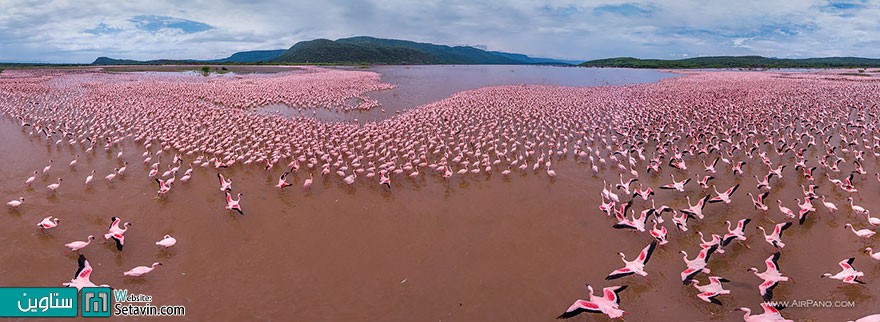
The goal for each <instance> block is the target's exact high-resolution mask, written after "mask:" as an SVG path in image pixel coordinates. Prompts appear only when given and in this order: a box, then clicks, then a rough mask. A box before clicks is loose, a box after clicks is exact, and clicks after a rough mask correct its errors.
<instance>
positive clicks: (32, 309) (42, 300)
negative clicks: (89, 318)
mask: <svg viewBox="0 0 880 322" xmlns="http://www.w3.org/2000/svg"><path fill="white" fill-rule="evenodd" d="M76 295H77V294H76V289H75V288H69V287H0V317H3V318H7V317H17V318H29V317H76V309H77V296H76Z"/></svg>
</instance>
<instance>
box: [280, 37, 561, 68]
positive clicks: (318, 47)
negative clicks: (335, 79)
mask: <svg viewBox="0 0 880 322" xmlns="http://www.w3.org/2000/svg"><path fill="white" fill-rule="evenodd" d="M273 61H274V62H279V63H312V64H313V63H331V64H338V63H341V64H360V63H367V64H462V65H466V64H510V65H518V64H536V63H540V64H567V62H564V61H560V60H554V59H546V58H530V57H528V56H525V55H519V54H509V53H500V52H489V51H485V50H481V49H478V48H474V47H470V46H445V45H435V44H430V43H419V42H414V41H408V40H397V39H382V38H373V37H352V38H342V39H337V40H335V41H333V40H327V39H316V40H310V41H301V42H298V43H296V44H295V45H293V46H292V47H290V49H288V50H287V52H285V53H284V54H282V55H281V56H278V57H277V58H275V59H274V60H273Z"/></svg>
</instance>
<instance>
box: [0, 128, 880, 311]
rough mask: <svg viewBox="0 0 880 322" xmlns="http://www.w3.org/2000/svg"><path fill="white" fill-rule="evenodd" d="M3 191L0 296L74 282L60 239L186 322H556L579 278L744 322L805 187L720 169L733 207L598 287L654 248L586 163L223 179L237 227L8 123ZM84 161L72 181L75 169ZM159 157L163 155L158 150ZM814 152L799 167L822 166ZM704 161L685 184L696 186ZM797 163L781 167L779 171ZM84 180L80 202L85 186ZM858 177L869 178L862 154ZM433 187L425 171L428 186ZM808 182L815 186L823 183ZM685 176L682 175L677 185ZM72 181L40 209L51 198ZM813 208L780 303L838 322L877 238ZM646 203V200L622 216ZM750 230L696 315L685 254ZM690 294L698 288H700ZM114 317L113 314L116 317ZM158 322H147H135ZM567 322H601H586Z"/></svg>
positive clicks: (664, 178)
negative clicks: (612, 209)
mask: <svg viewBox="0 0 880 322" xmlns="http://www.w3.org/2000/svg"><path fill="white" fill-rule="evenodd" d="M0 138H2V140H3V143H2V144H0V164H2V168H0V196H2V197H3V198H4V199H3V201H4V203H5V202H6V201H8V200H12V199H15V198H18V197H19V196H23V197H24V198H25V199H26V200H25V204H24V205H23V206H22V207H21V208H20V209H19V210H15V211H10V210H8V209H7V208H5V206H4V209H3V210H2V215H0V218H2V224H0V244H2V247H0V285H2V286H60V285H61V283H63V282H67V281H68V280H69V279H70V278H71V277H72V275H73V273H74V271H75V270H76V255H74V254H72V253H70V252H69V251H68V250H67V249H66V248H64V246H63V244H65V243H67V242H70V241H74V240H84V239H85V238H86V236H87V235H89V234H91V235H95V236H96V237H97V238H98V239H96V241H95V242H93V244H92V245H90V246H88V247H86V248H85V249H84V250H83V251H82V253H84V254H85V255H86V256H87V257H88V259H89V261H90V262H91V264H92V266H93V267H94V269H95V271H94V273H93V274H92V281H93V282H95V283H97V284H104V283H106V284H109V285H111V286H112V287H114V288H118V289H128V290H129V291H130V292H132V293H142V294H149V295H152V296H153V299H154V302H153V304H155V305H185V306H186V310H187V316H186V317H183V318H179V319H180V320H189V321H251V320H271V321H553V320H554V318H555V317H556V316H557V315H559V314H560V313H561V312H562V311H563V310H565V308H567V307H568V305H570V304H571V302H572V301H574V300H575V299H577V298H583V297H585V296H586V295H585V293H586V289H585V287H584V285H583V284H584V283H590V284H591V285H593V286H594V287H595V288H597V289H598V288H601V287H605V286H610V285H621V284H626V285H629V289H627V290H625V291H624V292H623V293H621V297H622V301H621V308H622V309H624V310H626V311H628V312H630V313H631V314H629V315H627V316H626V320H627V321H739V320H741V319H742V312H739V311H735V308H738V307H743V306H745V307H750V308H752V309H753V310H757V311H758V313H760V307H759V306H758V304H759V303H760V302H761V298H760V295H759V293H758V290H757V285H758V284H759V283H760V280H759V279H758V278H757V277H755V276H754V275H752V273H750V272H747V271H746V270H747V269H748V268H749V267H757V268H759V269H760V270H761V271H763V270H764V264H763V261H764V259H765V258H767V257H768V256H769V255H770V254H771V253H772V250H771V249H770V247H769V246H768V245H767V244H766V243H765V242H764V241H763V237H762V235H761V234H760V232H759V231H756V230H755V227H756V226H758V225H760V226H764V227H765V228H770V227H772V225H773V223H775V222H778V221H781V220H782V216H781V215H780V214H779V212H778V210H776V207H775V198H779V199H782V200H783V202H785V204H786V205H787V206H788V207H790V208H794V209H797V207H796V205H795V204H794V199H795V198H799V197H801V196H802V194H801V192H800V186H799V185H800V184H803V183H804V182H803V179H801V178H800V176H799V175H798V174H797V173H796V172H794V169H793V168H794V167H793V164H789V167H788V168H786V170H785V171H786V172H785V177H784V180H783V181H781V182H780V183H779V184H778V185H777V186H775V187H774V190H773V191H774V194H773V196H774V197H775V198H774V199H773V200H771V201H769V202H768V205H770V206H771V210H770V212H769V215H764V214H761V213H760V212H758V211H755V210H754V208H753V207H752V205H751V203H750V201H749V199H748V196H746V193H747V192H753V193H754V192H755V191H756V188H755V185H754V179H753V178H752V175H753V174H759V175H763V174H765V173H766V167H765V166H763V165H762V164H756V163H753V164H749V165H747V166H745V167H744V170H745V171H746V172H745V174H744V175H743V176H741V177H739V178H734V177H733V176H731V175H730V168H729V166H726V165H722V164H719V168H720V169H722V170H720V175H718V176H717V177H719V179H716V180H715V182H714V183H715V184H716V185H718V186H719V187H723V188H726V187H729V186H731V185H733V184H735V183H742V186H741V188H740V189H739V190H738V191H737V192H736V194H735V195H734V202H733V203H732V204H731V205H729V206H724V205H718V204H712V205H708V206H707V207H706V210H705V213H706V216H707V217H706V219H705V220H703V221H691V222H690V223H691V230H690V231H689V232H687V233H681V232H678V231H676V230H675V229H674V228H672V227H673V226H672V224H671V220H670V219H669V216H668V214H667V215H666V220H667V222H666V226H667V228H669V230H670V235H669V240H670V243H669V244H667V245H665V246H661V247H658V249H657V251H656V252H655V254H654V256H653V257H652V259H651V261H650V262H649V264H648V265H647V268H646V270H647V271H648V272H649V275H648V277H646V278H643V277H639V276H635V277H627V278H623V279H620V280H616V281H611V282H608V281H604V277H605V276H606V275H607V274H608V273H609V272H611V271H612V270H614V269H616V268H619V267H621V266H622V264H623V263H622V262H621V261H620V258H619V256H618V255H617V252H620V251H622V252H624V253H625V254H627V257H628V258H630V259H631V258H632V257H633V256H635V255H636V254H637V253H638V251H639V250H640V249H641V248H643V247H644V246H645V245H647V244H648V243H649V242H650V241H651V239H650V238H649V236H648V235H647V234H646V233H633V232H629V231H623V230H615V229H612V228H611V225H612V224H613V223H614V222H613V220H612V218H608V217H606V216H605V215H604V214H602V213H601V212H600V211H599V210H598V208H597V207H598V205H599V203H600V199H599V192H600V191H601V189H602V187H601V185H602V179H606V180H607V181H608V182H617V181H618V175H617V172H616V171H614V170H612V169H603V170H602V171H601V172H600V176H593V175H592V173H590V171H589V167H588V165H586V164H584V163H579V162H578V161H577V160H575V159H574V158H573V157H571V156H569V157H567V158H565V159H564V160H563V161H560V162H556V163H554V168H555V170H556V172H557V173H558V176H557V177H556V178H553V179H551V178H549V177H548V176H547V175H546V174H545V173H544V172H543V170H539V171H538V172H537V173H533V172H532V171H528V172H529V174H527V175H526V174H521V173H518V172H514V174H513V175H511V176H510V177H509V178H505V177H504V176H502V175H500V174H499V173H493V174H491V175H486V174H480V175H477V176H468V177H465V178H462V177H459V176H454V177H453V179H452V180H450V181H449V182H444V181H443V180H442V179H441V178H439V177H438V176H437V175H436V174H434V173H431V174H429V175H427V176H422V177H420V178H417V179H414V180H413V179H410V178H402V177H399V178H397V179H395V181H394V188H393V190H391V191H387V190H386V189H382V188H381V187H380V186H378V185H376V184H375V183H374V182H372V181H370V182H366V181H360V180H359V181H358V182H356V183H355V184H354V185H353V186H346V185H344V184H343V183H342V180H341V178H339V177H338V176H336V175H335V174H330V175H328V176H327V177H326V178H321V176H320V175H319V174H318V172H317V171H316V172H315V174H316V176H315V184H314V185H313V186H312V187H311V189H309V190H307V191H305V190H303V189H302V187H301V184H302V181H303V180H304V178H306V177H307V174H306V173H305V171H304V169H300V172H299V173H297V174H296V175H294V176H293V177H292V178H290V179H289V181H291V182H294V183H295V186H293V187H289V188H287V189H285V190H284V191H279V190H278V189H276V188H273V187H272V185H274V184H275V182H276V181H277V178H278V175H280V172H281V171H282V170H281V169H279V167H276V169H274V170H273V171H272V172H271V173H270V174H267V173H266V172H265V171H263V170H262V169H261V168H260V167H242V166H234V167H233V168H230V169H227V170H224V173H225V174H226V175H227V177H229V178H232V179H233V180H234V183H233V188H234V189H235V190H236V191H242V192H243V193H244V196H243V197H242V206H243V208H244V211H245V216H243V217H242V216H238V215H233V214H232V213H230V212H229V211H226V210H224V206H225V202H224V199H223V194H222V193H221V192H220V191H219V189H218V184H217V179H216V177H215V174H216V170H214V169H212V168H201V167H197V168H196V169H195V171H194V174H193V179H192V180H191V181H190V182H189V183H186V184H176V185H175V186H174V188H173V190H172V192H171V193H169V194H168V195H167V196H166V197H164V198H162V199H157V198H156V184H155V183H153V182H152V179H151V178H148V177H147V175H146V173H147V169H146V167H147V166H145V165H144V164H143V163H142V162H141V160H142V159H143V158H142V157H141V153H142V152H143V151H142V149H141V148H139V147H138V146H136V145H135V144H132V142H129V141H126V142H125V143H124V144H123V145H124V151H125V154H124V156H123V158H124V159H125V160H127V161H128V162H129V166H128V170H127V171H126V175H125V176H124V177H121V178H117V179H116V180H115V181H114V182H113V183H111V184H108V183H107V182H106V181H105V180H104V179H103V176H104V175H106V174H108V173H110V172H111V171H112V170H113V168H114V167H118V166H119V163H118V161H117V160H116V158H115V154H116V152H117V151H118V150H115V149H114V150H113V151H112V153H107V152H105V151H104V150H103V149H102V148H101V147H96V149H95V153H94V154H86V153H85V151H83V150H81V149H79V148H75V147H71V146H68V145H62V146H58V147H56V146H55V145H54V142H53V143H49V142H46V141H45V139H41V138H39V137H37V136H30V135H28V130H22V129H21V128H20V127H19V126H18V124H17V123H16V122H15V121H13V120H10V119H8V118H2V119H0ZM76 154H79V156H80V158H79V162H78V165H77V166H76V168H75V169H70V168H69V167H68V166H67V163H68V162H69V161H70V160H72V159H73V156H74V155H76ZM166 156H168V157H170V155H166ZM815 156H816V155H815V151H813V152H812V154H810V153H808V155H807V157H808V159H809V158H815ZM49 159H52V160H54V163H53V166H52V170H51V171H50V172H49V174H48V176H44V175H42V174H40V175H38V176H37V180H36V182H35V183H34V185H33V189H26V188H25V187H24V180H25V179H26V178H27V177H29V176H30V175H31V172H32V171H34V170H38V171H39V170H41V169H42V168H43V167H44V166H45V165H46V164H47V162H48V160H49ZM695 160H697V161H689V165H693V166H692V168H695V169H691V171H690V174H689V175H691V176H694V175H696V174H698V173H699V174H702V169H701V168H700V167H699V166H697V164H698V163H697V162H699V160H700V159H695ZM788 162H789V163H791V162H793V161H791V160H789V161H788ZM92 169H94V170H96V175H95V181H94V182H93V184H92V185H91V187H86V186H85V185H84V184H83V181H84V179H85V177H86V176H87V175H88V174H89V172H90V171H91V170H92ZM865 169H866V170H867V171H868V172H869V173H871V174H873V173H875V172H877V171H878V170H880V169H878V164H877V161H876V159H875V158H873V157H868V161H867V162H866V163H865ZM425 172H426V173H427V172H428V171H425ZM817 172H818V175H817V176H816V177H817V178H820V179H817V180H821V178H822V177H823V175H822V173H823V172H822V170H817ZM669 173H673V172H671V171H670V169H668V168H665V169H663V170H662V171H661V172H660V173H659V174H657V175H648V176H645V175H643V176H642V183H643V184H646V185H649V186H651V187H657V186H659V185H662V184H665V183H668V182H669V180H670V179H669ZM682 174H683V173H680V172H676V176H677V178H680V176H681V175H682ZM59 177H60V178H63V179H64V181H63V183H62V185H61V187H60V188H59V190H58V192H57V193H56V194H54V195H50V194H48V193H47V192H46V188H45V187H46V185H48V184H50V183H52V182H54V181H55V179H56V178H59ZM868 178H871V180H865V181H864V182H860V183H857V185H858V186H859V187H860V189H861V190H862V196H863V197H864V198H863V199H862V200H859V201H858V203H859V204H861V205H863V206H865V207H867V208H868V209H872V210H873V209H878V210H875V212H877V211H880V200H878V198H876V197H877V191H878V189H880V183H878V182H877V181H876V180H873V178H872V177H868ZM820 186H821V188H820V189H819V193H820V194H827V195H828V196H829V200H832V201H834V202H836V203H837V204H838V206H839V207H840V208H841V211H840V212H839V213H838V214H837V215H828V214H827V211H826V210H825V209H824V208H822V206H821V204H820V203H819V201H818V200H817V201H814V205H815V206H816V208H818V209H819V211H818V216H813V217H811V218H809V219H808V220H807V223H806V224H805V225H803V226H795V227H792V229H790V230H788V231H786V232H785V234H784V236H783V241H784V242H785V243H786V244H787V246H786V247H785V250H784V251H783V254H782V258H781V259H780V266H781V269H782V272H783V274H785V275H788V276H791V277H792V278H793V280H794V283H792V282H788V283H782V284H781V285H780V286H779V287H777V288H776V292H775V294H776V297H775V299H776V300H819V301H824V300H831V301H854V302H855V307H852V308H798V307H792V308H788V309H786V310H784V311H783V312H784V314H785V315H786V317H787V318H790V319H794V320H796V321H842V320H847V319H855V318H858V317H862V316H865V315H868V314H872V313H878V311H880V301H878V296H880V263H878V262H876V261H872V260H871V259H870V258H868V257H867V256H866V255H864V254H863V253H862V250H863V249H864V247H865V246H869V245H873V246H875V247H876V246H877V243H876V238H875V239H872V240H871V241H869V242H864V241H862V240H860V239H859V238H857V237H855V236H854V235H853V234H852V233H851V232H849V231H847V230H845V229H844V228H843V225H844V224H845V223H846V222H848V221H851V222H857V223H858V224H857V225H856V226H857V227H858V228H864V227H866V224H865V220H864V218H859V219H856V218H855V217H854V216H853V215H852V214H851V213H850V211H849V208H848V207H847V206H844V202H845V198H846V196H847V195H846V194H842V193H841V192H839V191H838V190H831V186H830V185H828V184H826V183H824V182H823V183H822V184H821V185H820ZM703 194H705V192H704V191H703V190H702V189H701V188H699V186H698V185H696V184H695V182H692V183H690V184H689V185H688V189H687V191H686V192H685V193H677V192H671V191H658V192H657V195H656V196H655V197H656V200H657V205H658V206H659V205H661V204H666V205H669V206H671V207H673V208H676V209H681V208H685V207H687V205H686V201H685V200H684V196H686V195H690V196H692V198H693V197H694V196H702V195H703ZM646 206H648V204H647V203H644V202H643V201H641V200H640V199H639V200H638V201H636V203H635V205H634V208H635V209H636V210H637V211H638V210H641V209H643V208H644V207H646ZM47 215H53V216H56V217H59V218H61V219H62V222H61V224H60V225H59V227H58V228H56V229H53V230H50V231H49V232H48V233H43V232H41V231H40V230H39V229H37V228H36V227H35V224H36V223H37V222H39V221H40V220H41V219H42V218H43V217H45V216H47ZM111 216H119V217H121V218H122V219H123V220H125V221H130V222H132V224H133V225H132V227H131V229H130V230H129V231H128V233H126V245H125V250H124V251H123V252H121V253H120V252H118V251H116V250H115V248H114V247H113V245H112V244H111V243H104V242H103V239H102V238H101V235H102V234H104V233H105V232H106V230H107V225H108V224H109V220H110V217H111ZM741 218H752V219H753V221H752V223H751V224H750V226H749V228H748V229H747V231H746V232H747V236H748V237H749V240H748V241H747V242H745V245H749V246H750V247H751V249H749V248H746V247H745V246H744V245H743V244H740V243H736V242H734V243H733V244H732V245H731V246H728V247H727V248H726V250H727V252H726V253H724V254H714V255H713V256H712V259H711V261H710V263H709V266H708V267H709V268H711V270H712V273H713V274H712V275H719V276H723V277H725V278H727V279H730V280H731V281H732V283H729V284H727V285H726V287H727V288H728V289H730V290H731V291H732V296H722V297H720V298H719V299H720V300H721V301H722V302H724V305H723V306H716V305H712V304H708V303H705V302H702V301H700V300H699V299H698V298H697V297H696V294H697V291H696V289H694V288H693V287H691V286H683V285H682V283H681V282H680V278H679V273H680V272H681V270H683V269H684V267H685V265H684V263H683V262H682V259H681V255H680V254H679V253H678V251H679V250H686V251H687V252H688V253H689V255H690V256H691V258H692V257H693V256H694V255H695V254H696V253H697V251H698V250H699V246H698V245H697V244H698V243H699V237H698V236H697V235H696V231H697V230H702V231H704V232H707V233H719V234H723V233H725V232H726V227H725V225H724V220H731V221H735V220H738V219H741ZM165 234H171V235H173V236H174V237H175V238H177V240H178V245H177V246H175V247H174V248H173V249H172V250H171V251H167V252H166V251H161V250H159V249H158V248H157V246H156V245H154V243H155V242H156V241H158V240H160V239H161V238H162V236H163V235H165ZM847 257H856V261H855V267H856V268H858V269H860V270H862V271H864V272H865V274H866V275H865V276H864V277H863V278H862V279H863V280H864V281H866V282H867V283H868V284H867V285H863V286H846V287H840V288H838V287H837V286H839V285H840V283H839V282H838V281H835V280H828V279H822V278H819V276H820V275H821V274H822V273H824V272H831V273H836V272H837V271H839V268H838V266H837V262H838V261H840V260H842V259H844V258H847ZM154 261H159V262H162V263H163V264H164V266H162V267H160V268H158V269H157V270H156V271H154V272H152V273H150V274H148V275H147V276H146V277H143V278H126V277H122V276H121V275H122V272H124V271H126V270H128V269H130V268H132V267H135V266H139V265H149V264H150V263H152V262H154ZM699 279H700V280H701V281H702V282H705V280H706V279H705V275H700V277H699ZM119 319H120V320H122V318H119ZM128 319H131V320H150V319H151V318H128ZM573 320H575V321H584V320H589V321H604V320H607V318H605V317H602V316H596V315H591V316H588V317H584V316H579V317H577V318H575V319H573Z"/></svg>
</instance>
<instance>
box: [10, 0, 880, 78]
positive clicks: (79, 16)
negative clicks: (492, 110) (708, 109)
mask: <svg viewBox="0 0 880 322" xmlns="http://www.w3.org/2000/svg"><path fill="white" fill-rule="evenodd" d="M84 8H88V10H85V9H84ZM135 17H141V18H143V17H158V18H155V19H154V20H150V21H148V22H147V26H150V27H149V28H144V27H143V26H145V22H144V21H143V19H136V18H135ZM878 17H880V3H877V2H876V1H870V0H869V1H865V2H849V3H841V2H834V3H831V2H829V1H825V0H775V1H713V2H705V1H697V0H681V1H664V2H660V1H618V0H600V1H573V0H546V1H540V2H538V1H527V0H511V1H504V0H489V1H479V2H475V1H465V0H447V1H441V0H426V1H420V2H415V1H400V0H353V1H342V0H331V1H326V2H324V3H321V4H320V5H316V4H315V3H314V2H313V1H305V0H294V1H282V0H264V1H259V0H217V1H210V2H202V1H195V2H193V1H185V2H179V1H170V0H153V1H147V2H140V1H138V2H135V1H99V0H81V1H73V0H56V1H31V0H4V1H0V61H14V62H22V61H35V62H78V63H84V62H91V61H92V60H93V59H94V58H95V57H97V56H110V57H118V58H130V59H157V58H176V59H182V58H194V59H212V58H220V57H224V56H227V55H229V54H231V53H233V52H236V51H242V50H257V49H278V48H287V47H289V46H291V45H293V44H294V43H296V42H297V41H300V40H309V39H313V38H330V39H335V38H340V37H349V36H356V35H369V36H375V37H387V38H399V39H409V40H415V41H425V42H433V43H440V44H483V45H485V46H487V47H488V49H490V50H502V51H511V52H519V53H525V54H529V55H533V56H545V57H557V58H567V59H595V58H604V57H613V56H634V57H644V58H668V57H683V56H684V55H688V56H691V57H693V56H703V55H746V54H754V55H764V56H774V57H816V56H830V55H847V56H866V57H878V56H880V22H878V21H880V19H878ZM181 21H184V22H186V21H189V22H190V23H192V25H191V26H201V25H200V24H204V25H205V26H210V27H211V28H195V29H192V28H186V27H180V25H179V24H176V23H179V22H181ZM150 23H151V24H150ZM139 26H140V27H141V28H138V27H139Z"/></svg>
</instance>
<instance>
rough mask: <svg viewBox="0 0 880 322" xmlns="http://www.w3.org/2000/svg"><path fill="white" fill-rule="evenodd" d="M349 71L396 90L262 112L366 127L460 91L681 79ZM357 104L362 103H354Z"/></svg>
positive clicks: (503, 69)
mask: <svg viewBox="0 0 880 322" xmlns="http://www.w3.org/2000/svg"><path fill="white" fill-rule="evenodd" d="M336 68H339V69H346V70H351V69H354V70H366V71H371V72H376V73H378V74H379V75H380V77H381V80H382V82H383V83H388V84H392V85H394V86H395V88H394V89H390V90H382V91H373V92H368V93H367V94H366V95H365V96H366V97H368V98H370V99H375V100H376V101H378V102H379V103H380V104H382V105H381V107H380V108H374V109H370V110H366V111H364V110H352V111H345V112H343V111H341V110H336V109H298V108H295V107H293V108H292V107H290V106H287V105H284V104H272V105H268V106H263V107H260V108H257V109H256V111H257V112H259V113H266V114H276V115H282V116H285V117H291V116H305V117H314V118H316V119H318V120H322V121H341V122H355V121H356V122H358V123H361V124H363V123H366V122H373V121H381V120H384V119H387V118H390V117H392V116H394V115H395V113H397V112H401V113H402V112H404V111H405V110H407V109H410V108H414V107H417V106H420V105H425V104H428V103H433V102H436V101H439V100H442V99H444V98H447V97H449V96H452V95H453V94H455V93H458V92H462V91H466V90H471V89H476V88H481V87H487V86H499V85H520V84H529V85H558V86H572V87H578V86H607V85H629V84H641V83H653V82H656V81H659V80H661V79H665V78H670V77H675V76H677V75H676V74H674V73H669V72H661V71H656V70H648V69H627V68H581V67H561V66H529V65H413V66H373V67H370V68H368V69H361V68H352V67H336ZM348 103H349V105H350V106H355V105H357V103H358V101H357V99H350V100H349V101H348Z"/></svg>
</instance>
